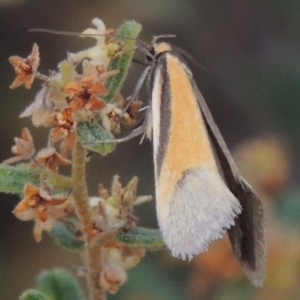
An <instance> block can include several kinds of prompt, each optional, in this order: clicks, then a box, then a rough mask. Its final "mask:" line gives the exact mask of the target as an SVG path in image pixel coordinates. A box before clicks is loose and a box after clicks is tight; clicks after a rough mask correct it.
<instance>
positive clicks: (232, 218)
mask: <svg viewBox="0 0 300 300" xmlns="http://www.w3.org/2000/svg"><path fill="white" fill-rule="evenodd" d="M148 58H149V59H150V66H149V67H148V74H149V78H150V84H149V88H150V90H149V96H150V101H151V105H150V106H151V107H150V108H149V112H148V116H147V128H148V137H149V138H150V137H151V136H152V140H153V147H154V166H155V189H156V210H157V217H158V224H159V227H160V230H161V232H162V236H163V239H164V242H165V243H166V245H167V247H168V248H169V249H170V250H171V252H172V254H173V255H174V256H176V257H180V258H182V259H185V258H188V259H191V258H192V257H193V256H194V255H196V254H199V253H201V252H203V251H205V250H206V249H207V247H208V245H209V243H210V242H211V241H213V240H215V239H217V238H220V237H222V235H223V233H224V232H225V230H227V231H228V234H229V239H230V242H231V245H232V249H233V252H234V254H235V256H236V258H237V259H238V260H239V262H240V263H241V265H242V268H243V270H244V272H245V274H246V275H247V276H248V278H249V279H250V280H251V282H252V283H253V284H254V285H255V286H262V284H263V281H264V278H265V260H266V250H265V224H264V214H263V208H262V203H261V201H260V199H259V198H258V197H257V196H256V195H255V193H254V191H253V190H252V188H251V187H250V185H249V184H248V183H247V182H246V181H245V180H244V179H243V178H242V177H241V175H240V174H239V172H238V170H237V167H236V165H235V163H234V161H233V159H232V157H231V155H230V153H229V150H228V148H227V146H226V144H225V142H224V139H223V137H222V135H221V133H220V131H219V129H218V127H217V126H216V124H215V122H214V120H213V118H212V116H211V114H210V111H209V109H208V107H207V105H206V103H205V101H204V99H203V96H202V95H201V93H200V91H199V90H198V88H197V86H196V84H195V81H194V79H193V75H192V73H191V71H190V69H189V67H188V66H187V64H186V63H185V61H184V60H183V59H182V57H181V56H180V54H179V53H178V52H177V51H175V50H173V49H172V47H171V45H170V44H168V43H164V42H160V43H159V42H156V43H154V44H153V45H152V48H151V50H150V51H149V54H148ZM146 73H147V71H146ZM142 77H143V79H141V81H143V80H144V78H145V75H144V76H142ZM138 86H141V84H140V83H138Z"/></svg>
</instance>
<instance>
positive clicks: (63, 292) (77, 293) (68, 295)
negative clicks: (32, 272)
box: [37, 268, 84, 300]
mask: <svg viewBox="0 0 300 300" xmlns="http://www.w3.org/2000/svg"><path fill="white" fill-rule="evenodd" d="M37 288H38V289H39V290H41V291H42V292H43V293H45V294H46V295H47V296H48V297H49V299H51V300H71V299H72V300H83V299H84V296H83V292H82V290H81V288H80V287H79V285H78V283H77V281H76V280H75V279H74V278H73V276H72V275H71V274H70V273H69V272H68V271H67V270H64V269H60V268H56V269H53V270H51V271H44V272H42V273H41V274H40V275H39V276H38V278H37Z"/></svg>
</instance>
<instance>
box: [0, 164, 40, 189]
mask: <svg viewBox="0 0 300 300" xmlns="http://www.w3.org/2000/svg"><path fill="white" fill-rule="evenodd" d="M28 182H30V183H32V184H35V185H36V184H38V179H37V177H36V176H35V175H34V174H33V172H32V171H31V170H29V167H28V164H18V165H14V166H9V165H5V164H0V192H4V193H10V194H22V193H23V190H24V186H25V183H28Z"/></svg>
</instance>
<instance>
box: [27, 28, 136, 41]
mask: <svg viewBox="0 0 300 300" xmlns="http://www.w3.org/2000/svg"><path fill="white" fill-rule="evenodd" d="M27 31H28V32H43V33H50V34H56V35H70V36H91V37H93V36H109V34H97V33H96V34H94V33H80V32H76V31H63V30H54V29H46V28H31V29H28V30H27ZM111 36H113V37H115V38H119V39H123V40H133V41H137V39H136V38H130V37H122V36H118V35H111Z"/></svg>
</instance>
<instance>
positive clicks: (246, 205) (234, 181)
mask: <svg viewBox="0 0 300 300" xmlns="http://www.w3.org/2000/svg"><path fill="white" fill-rule="evenodd" d="M191 81H192V82H193V86H194V91H195V93H196V94H197V99H198V102H199V105H200V108H201V111H202V114H203V118H204V121H205V123H206V126H207V131H208V133H209V136H210V139H211V142H212V145H213V146H214V149H215V154H216V157H217V159H218V160H219V167H220V169H221V170H220V171H221V173H223V177H224V179H225V181H226V183H227V186H228V188H229V190H230V191H231V192H232V193H233V194H234V196H235V197H236V198H237V199H238V200H239V202H240V204H241V207H242V212H241V213H240V214H239V215H237V216H236V218H235V225H234V226H232V227H230V228H229V229H228V234H229V239H230V242H231V246H232V249H233V252H234V254H235V256H236V258H237V259H238V260H239V262H240V263H241V265H242V268H243V270H244V272H245V274H246V275H247V276H248V278H249V279H250V280H251V282H252V283H253V284H254V285H255V286H262V284H263V281H264V279H265V263H266V245H265V244H266V243H265V221H264V213H263V206H262V203H261V201H260V199H259V198H258V197H257V195H256V194H255V192H254V191H253V189H252V188H251V186H250V185H249V184H248V183H247V182H246V181H245V180H244V179H243V178H242V176H241V175H240V174H239V172H238V169H237V167H236V165H235V163H234V161H233V158H232V157H231V155H230V152H229V150H228V148H227V146H226V143H225V141H224V139H223V137H222V135H221V133H220V131H219V129H218V127H217V125H216V124H215V122H214V120H213V117H212V115H211V113H210V111H209V109H208V107H207V105H206V103H205V100H204V98H203V96H202V94H201V93H200V91H199V90H198V88H197V86H196V84H195V82H194V80H193V79H192V78H191Z"/></svg>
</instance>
